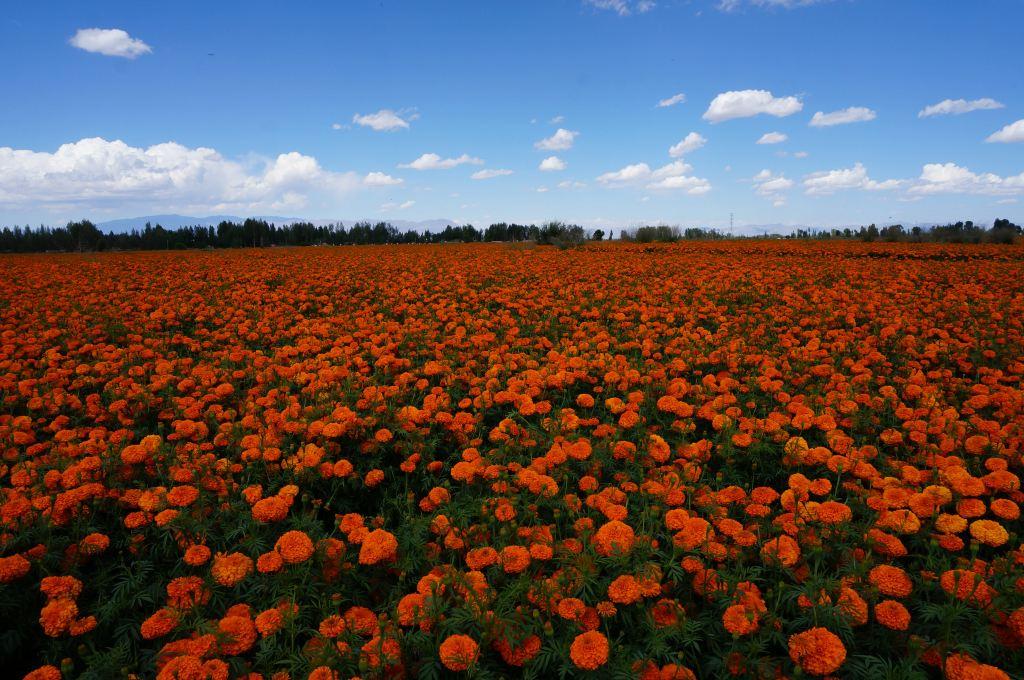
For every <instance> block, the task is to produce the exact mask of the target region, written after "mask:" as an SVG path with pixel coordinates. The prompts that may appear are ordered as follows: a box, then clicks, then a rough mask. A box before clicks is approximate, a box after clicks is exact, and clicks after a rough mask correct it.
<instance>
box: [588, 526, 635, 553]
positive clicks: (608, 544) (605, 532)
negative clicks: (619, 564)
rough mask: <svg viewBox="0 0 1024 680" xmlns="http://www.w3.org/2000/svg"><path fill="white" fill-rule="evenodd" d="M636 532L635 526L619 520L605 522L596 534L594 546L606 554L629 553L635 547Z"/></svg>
mask: <svg viewBox="0 0 1024 680" xmlns="http://www.w3.org/2000/svg"><path fill="white" fill-rule="evenodd" d="M635 541H636V534H635V533H634V532H633V527H631V526H629V525H628V524H626V523H624V522H620V521H619V520H617V519H616V520H612V521H610V522H605V523H604V524H602V525H601V528H600V529H598V530H597V532H596V533H595V534H594V546H595V548H596V550H597V552H598V553H599V554H601V555H604V556H606V557H607V556H609V555H614V554H616V553H621V554H623V555H625V554H628V553H629V552H630V551H631V550H632V549H633V544H634V542H635Z"/></svg>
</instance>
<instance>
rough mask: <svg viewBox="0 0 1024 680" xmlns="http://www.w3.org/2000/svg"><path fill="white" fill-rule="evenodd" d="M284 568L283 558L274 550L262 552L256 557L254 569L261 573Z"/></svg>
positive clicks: (273, 571) (269, 572) (270, 572)
mask: <svg viewBox="0 0 1024 680" xmlns="http://www.w3.org/2000/svg"><path fill="white" fill-rule="evenodd" d="M283 568H284V558H283V557H281V553H279V552H277V551H276V550H271V551H270V552H267V553H263V554H262V555H260V556H259V557H257V558H256V571H258V572H259V573H261V574H276V573H277V572H279V571H281V569H283Z"/></svg>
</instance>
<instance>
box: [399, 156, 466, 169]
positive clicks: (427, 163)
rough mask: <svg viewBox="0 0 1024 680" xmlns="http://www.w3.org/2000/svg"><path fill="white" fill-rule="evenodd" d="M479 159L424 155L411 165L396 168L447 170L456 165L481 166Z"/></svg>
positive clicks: (400, 165)
mask: <svg viewBox="0 0 1024 680" xmlns="http://www.w3.org/2000/svg"><path fill="white" fill-rule="evenodd" d="M483 163H484V162H483V161H482V160H481V159H479V158H475V157H473V156H470V155H469V154H465V153H464V154H462V155H461V156H458V157H457V158H441V157H440V156H438V155H437V154H436V153H425V154H423V155H422V156H420V157H419V158H417V159H416V160H414V161H412V162H411V163H401V164H399V166H398V167H400V168H410V169H412V170H448V169H450V168H454V167H456V166H458V165H466V164H469V165H483Z"/></svg>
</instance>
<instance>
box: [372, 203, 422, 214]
mask: <svg viewBox="0 0 1024 680" xmlns="http://www.w3.org/2000/svg"><path fill="white" fill-rule="evenodd" d="M414 205H416V201H404V202H402V203H394V202H388V203H384V204H382V205H381V206H380V209H381V211H382V212H390V211H392V210H407V209H408V208H411V207H413V206H414Z"/></svg>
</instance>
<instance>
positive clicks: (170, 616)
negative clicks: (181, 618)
mask: <svg viewBox="0 0 1024 680" xmlns="http://www.w3.org/2000/svg"><path fill="white" fill-rule="evenodd" d="M177 625H178V615H177V614H176V613H175V612H174V610H172V609H170V608H168V607H164V608H163V609H158V610H157V611H156V613H154V614H153V615H152V616H150V617H149V618H148V619H146V620H145V621H143V622H142V630H141V632H142V639H144V640H154V639H156V638H158V637H163V636H164V635H167V634H168V633H170V632H171V631H172V630H174V629H175V628H176V627H177Z"/></svg>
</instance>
